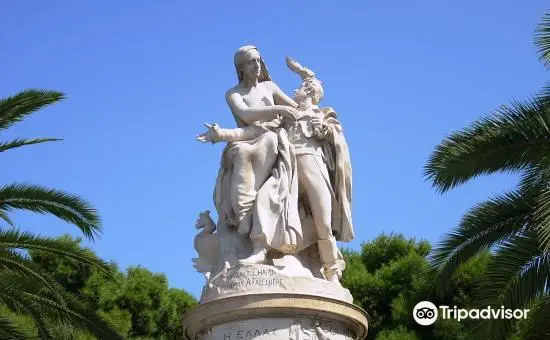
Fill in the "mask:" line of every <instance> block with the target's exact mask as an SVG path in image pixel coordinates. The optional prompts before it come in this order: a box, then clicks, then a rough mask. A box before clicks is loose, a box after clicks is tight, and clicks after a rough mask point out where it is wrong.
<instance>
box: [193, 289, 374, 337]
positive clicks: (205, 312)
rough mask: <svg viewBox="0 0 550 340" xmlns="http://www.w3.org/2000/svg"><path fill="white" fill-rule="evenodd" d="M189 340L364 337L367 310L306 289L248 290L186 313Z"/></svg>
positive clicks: (365, 333)
mask: <svg viewBox="0 0 550 340" xmlns="http://www.w3.org/2000/svg"><path fill="white" fill-rule="evenodd" d="M183 329H184V335H185V336H186V337H187V339H189V340H220V339H223V340H226V339H227V340H241V339H247V340H248V339H254V340H259V339H262V340H270V339H273V340H275V339H277V340H280V339H284V340H287V339H289V340H290V339H294V340H318V339H331V340H344V339H345V340H351V339H354V340H356V339H357V340H362V339H365V337H366V335H367V332H368V322H367V315H366V313H365V312H364V311H363V310H361V309H360V308H358V307H357V306H355V305H352V304H350V303H347V302H344V301H338V300H335V299H332V298H326V297H321V296H312V295H303V294H247V295H240V296H233V297H227V298H224V299H219V300H214V301H211V302H207V303H202V304H200V305H198V306H197V307H195V308H194V309H193V310H191V311H189V312H188V313H187V314H186V315H184V322H183Z"/></svg>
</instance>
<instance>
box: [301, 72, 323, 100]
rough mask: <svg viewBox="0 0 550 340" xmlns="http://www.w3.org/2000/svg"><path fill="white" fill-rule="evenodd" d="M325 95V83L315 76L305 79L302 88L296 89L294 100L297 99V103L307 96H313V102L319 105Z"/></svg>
mask: <svg viewBox="0 0 550 340" xmlns="http://www.w3.org/2000/svg"><path fill="white" fill-rule="evenodd" d="M324 96H325V90H324V89H323V83H322V82H321V81H320V80H319V79H317V78H315V77H308V78H306V79H304V81H303V82H302V85H301V86H300V88H298V89H297V90H295V91H294V100H296V102H297V103H300V102H302V101H304V100H306V99H307V98H311V103H312V104H314V105H317V104H319V102H320V101H321V100H322V99H323V97H324Z"/></svg>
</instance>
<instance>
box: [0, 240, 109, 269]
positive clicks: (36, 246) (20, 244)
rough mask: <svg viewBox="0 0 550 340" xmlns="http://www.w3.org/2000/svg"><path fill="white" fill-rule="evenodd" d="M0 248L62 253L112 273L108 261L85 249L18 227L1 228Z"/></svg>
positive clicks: (74, 259) (76, 260)
mask: <svg viewBox="0 0 550 340" xmlns="http://www.w3.org/2000/svg"><path fill="white" fill-rule="evenodd" d="M0 248H4V249H22V250H28V251H32V250H39V251H44V252H48V253H51V254H56V255H61V256H63V257H65V258H66V259H68V260H72V261H75V262H78V263H84V264H87V265H90V266H92V267H94V268H97V269H99V270H101V271H102V272H104V273H105V274H108V275H109V274H110V273H111V269H110V266H109V264H108V263H106V262H105V261H103V260H101V259H99V258H97V257H96V256H94V255H93V254H90V253H88V252H86V251H85V250H84V249H80V248H78V247H72V246H71V244H67V243H64V242H61V241H59V240H56V239H53V238H49V237H44V236H37V235H34V234H32V233H28V232H21V231H19V230H17V229H10V230H1V229H0Z"/></svg>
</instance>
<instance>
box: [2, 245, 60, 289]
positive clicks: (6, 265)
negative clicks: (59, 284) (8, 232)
mask: <svg viewBox="0 0 550 340" xmlns="http://www.w3.org/2000/svg"><path fill="white" fill-rule="evenodd" d="M0 270H3V271H9V272H10V274H12V275H20V276H21V279H23V280H25V279H26V280H35V281H36V282H38V283H42V284H43V286H44V288H46V289H48V290H50V291H51V292H52V293H55V292H56V290H55V288H54V287H53V285H52V284H51V283H50V282H49V281H48V279H46V278H45V277H44V276H43V275H42V274H40V273H39V269H38V267H37V266H36V265H35V264H34V263H33V262H32V261H30V260H29V259H27V258H26V257H25V256H23V255H21V254H18V253H16V252H14V251H10V250H7V249H3V248H0Z"/></svg>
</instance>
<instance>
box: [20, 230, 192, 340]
mask: <svg viewBox="0 0 550 340" xmlns="http://www.w3.org/2000/svg"><path fill="white" fill-rule="evenodd" d="M58 241H59V242H61V243H63V244H65V245H66V246H67V247H71V248H74V249H79V251H81V252H86V253H88V254H90V255H91V256H94V257H96V255H95V254H94V253H93V252H91V251H90V250H89V249H83V247H82V246H81V245H80V243H81V240H80V239H73V238H71V237H69V236H63V237H60V238H59V239H58ZM30 255H31V257H32V260H33V262H34V263H35V264H36V265H37V266H38V267H39V268H40V269H41V270H43V271H45V272H48V273H49V274H50V275H51V276H52V277H54V278H55V279H56V281H57V282H59V283H60V284H61V285H63V286H64V287H65V288H66V289H67V290H69V291H71V292H72V293H73V294H75V295H76V296H79V297H80V298H81V300H82V301H85V302H86V303H87V304H88V305H90V306H93V308H94V309H95V310H96V311H97V312H98V313H99V314H100V315H102V316H103V317H104V318H105V320H106V321H108V322H109V323H110V324H111V325H113V326H114V327H115V328H116V329H117V330H118V331H119V332H121V333H122V334H123V335H124V336H125V338H127V339H143V338H151V339H160V340H163V339H165V340H176V339H182V334H183V333H182V332H183V330H182V325H181V316H182V315H183V313H184V312H185V311H187V310H188V309H190V308H191V307H193V306H194V305H195V304H196V301H195V299H194V298H193V297H192V296H190V295H189V294H188V293H186V292H185V291H183V290H180V289H175V288H169V286H168V281H167V279H166V277H165V276H164V275H162V274H154V273H152V272H150V271H149V270H147V269H145V268H142V267H130V268H128V270H127V271H126V272H121V271H120V270H119V269H118V268H117V266H116V265H114V264H111V265H110V270H109V274H108V275H109V276H111V277H114V280H109V279H108V277H107V274H106V273H105V272H103V271H99V270H97V269H95V268H93V267H90V266H87V265H85V264H82V263H74V262H70V261H67V260H66V259H65V258H63V257H60V256H56V255H54V254H50V253H44V252H40V251H37V252H31V254H30ZM79 339H87V338H84V337H81V338H79Z"/></svg>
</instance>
